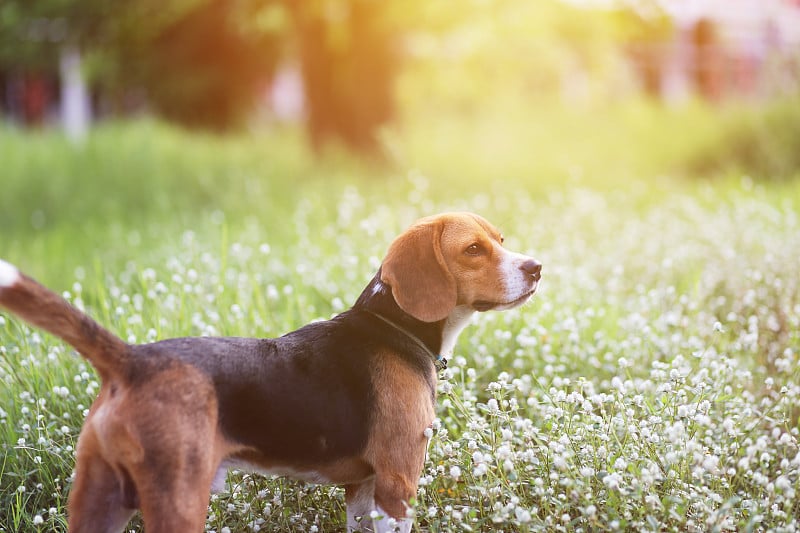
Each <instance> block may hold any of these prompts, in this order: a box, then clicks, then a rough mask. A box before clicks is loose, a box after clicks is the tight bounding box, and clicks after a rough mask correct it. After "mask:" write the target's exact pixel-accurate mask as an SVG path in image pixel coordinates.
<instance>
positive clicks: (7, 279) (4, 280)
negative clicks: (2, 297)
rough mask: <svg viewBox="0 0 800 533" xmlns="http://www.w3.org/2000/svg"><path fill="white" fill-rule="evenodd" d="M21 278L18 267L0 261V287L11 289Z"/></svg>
mask: <svg viewBox="0 0 800 533" xmlns="http://www.w3.org/2000/svg"><path fill="white" fill-rule="evenodd" d="M19 278H20V276H19V270H17V267H15V266H14V265H12V264H11V263H6V262H5V261H3V260H2V259H0V287H11V286H12V285H14V284H15V283H16V282H17V281H19Z"/></svg>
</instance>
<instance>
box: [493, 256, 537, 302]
mask: <svg viewBox="0 0 800 533" xmlns="http://www.w3.org/2000/svg"><path fill="white" fill-rule="evenodd" d="M504 252H505V255H504V257H503V259H501V261H500V271H501V272H502V274H501V276H502V277H503V281H504V282H505V286H506V302H508V304H504V305H499V306H497V307H495V309H496V310H498V311H503V310H505V309H511V308H513V307H516V306H517V305H520V304H522V303H523V302H524V300H523V301H520V302H517V300H519V299H520V298H522V297H524V296H525V295H526V294H528V293H529V292H532V291H535V290H536V286H537V285H538V284H539V283H538V282H537V281H532V278H531V276H530V275H528V274H527V273H526V272H525V271H523V270H522V269H521V268H520V267H521V266H522V264H523V263H525V261H528V260H530V259H531V258H530V257H528V256H527V255H524V254H518V253H516V252H509V251H507V250H504Z"/></svg>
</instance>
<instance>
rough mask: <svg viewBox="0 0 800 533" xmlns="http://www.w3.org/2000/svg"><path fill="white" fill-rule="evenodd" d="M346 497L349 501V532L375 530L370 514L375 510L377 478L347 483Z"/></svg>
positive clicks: (347, 501)
mask: <svg viewBox="0 0 800 533" xmlns="http://www.w3.org/2000/svg"><path fill="white" fill-rule="evenodd" d="M344 499H345V502H346V503H347V533H352V532H355V531H362V532H365V533H366V532H370V533H372V532H374V531H375V529H374V527H373V524H372V519H371V518H370V514H371V513H372V511H374V510H375V478H372V479H368V480H367V481H364V482H362V483H358V484H355V485H346V486H345V488H344Z"/></svg>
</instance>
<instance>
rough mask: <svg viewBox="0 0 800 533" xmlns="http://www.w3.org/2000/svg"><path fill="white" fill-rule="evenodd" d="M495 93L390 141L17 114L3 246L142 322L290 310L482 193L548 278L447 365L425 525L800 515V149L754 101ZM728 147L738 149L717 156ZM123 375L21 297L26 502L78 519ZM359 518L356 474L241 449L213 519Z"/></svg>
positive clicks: (755, 523)
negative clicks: (792, 150) (518, 103)
mask: <svg viewBox="0 0 800 533" xmlns="http://www.w3.org/2000/svg"><path fill="white" fill-rule="evenodd" d="M492 111H494V110H487V112H486V113H485V114H483V115H481V116H478V117H471V118H469V119H468V120H467V119H461V120H462V122H461V123H458V122H454V121H451V120H443V121H441V122H436V123H422V122H408V123H406V127H405V129H401V130H398V131H395V132H387V134H386V143H387V146H388V147H389V148H390V154H391V159H392V160H391V162H390V164H377V163H363V162H359V161H357V160H355V159H353V158H352V157H350V156H348V155H346V154H344V153H340V152H337V151H336V150H332V151H330V152H329V153H326V154H324V155H323V156H322V157H321V158H319V159H314V158H313V157H311V155H310V154H309V153H308V151H307V149H306V148H305V147H304V144H303V142H302V140H301V138H300V134H299V133H298V132H297V131H294V130H293V129H291V128H288V129H281V128H278V129H274V130H270V131H259V132H253V133H251V134H248V135H241V136H239V137H236V138H218V137H213V136H205V135H200V134H190V133H186V132H182V131H178V130H174V129H171V128H167V127H165V126H163V125H160V124H157V123H153V122H148V121H141V122H134V123H125V124H106V125H101V126H100V127H98V128H97V129H96V130H95V131H94V132H93V134H92V135H91V137H90V138H89V140H88V142H87V144H86V145H85V146H83V147H81V148H75V147H72V146H70V145H69V144H68V143H67V142H66V141H65V140H64V139H63V138H61V137H60V136H59V135H58V134H57V133H54V132H39V133H23V132H19V131H16V130H12V129H8V128H5V129H2V128H0V161H2V163H1V164H0V167H1V168H0V173H1V174H0V183H1V184H2V187H1V191H0V228H2V229H0V234H1V235H2V239H1V240H0V257H2V258H4V259H6V260H8V261H11V262H13V263H15V264H17V265H18V266H19V267H20V268H21V269H22V270H24V271H25V272H27V273H28V274H30V275H32V276H34V277H36V278H37V279H39V280H40V281H42V282H44V283H45V284H47V285H49V286H51V287H52V288H54V289H56V290H57V291H58V292H60V293H63V295H64V296H65V297H66V298H67V299H68V300H70V301H71V302H73V303H74V304H75V305H77V306H78V307H80V308H84V309H86V310H87V311H88V312H90V313H91V314H92V315H93V316H94V317H95V318H97V319H98V321H99V322H101V323H102V324H104V325H106V326H107V327H109V328H110V329H111V330H112V331H114V332H116V333H118V334H119V335H120V336H121V337H122V338H123V339H125V340H127V341H129V342H148V341H152V340H155V339H161V338H167V337H175V336H185V335H241V336H277V335H281V334H283V333H285V332H287V331H289V330H292V329H295V328H297V327H299V326H300V325H302V324H305V323H307V322H309V321H311V320H315V319H320V318H329V317H331V316H332V315H334V314H336V313H338V312H341V311H343V310H344V309H346V308H347V307H349V305H351V304H352V303H353V302H354V301H355V299H356V297H357V296H358V294H359V293H360V291H361V290H362V289H363V287H364V286H365V285H366V283H367V282H368V281H369V279H370V278H371V277H372V275H373V274H374V272H375V270H376V269H377V267H378V266H379V264H380V261H381V258H382V255H383V253H384V252H385V250H386V248H387V246H388V244H389V242H390V241H391V239H392V238H393V237H394V236H395V235H397V234H398V233H399V232H400V231H402V229H403V228H405V227H406V226H407V225H408V224H410V223H411V222H413V220H415V219H416V218H418V217H421V216H425V215H428V214H432V213H435V212H439V211H445V210H453V209H467V210H471V211H475V212H478V213H480V214H482V215H484V216H485V217H487V218H488V219H489V220H491V221H492V222H494V223H495V224H496V225H497V226H499V227H500V228H501V229H502V231H503V233H504V235H505V237H506V246H507V247H508V248H510V249H512V250H515V251H519V252H524V253H528V254H530V255H533V256H534V257H536V258H537V259H538V260H540V261H541V262H542V263H543V264H544V270H543V282H542V284H541V288H540V291H539V292H538V293H537V295H536V296H535V297H534V298H533V300H532V301H531V302H530V303H528V304H527V305H525V306H524V307H522V308H518V309H515V310H512V311H507V312H503V313H492V312H489V313H482V314H479V315H477V316H476V317H475V318H474V321H473V324H471V325H470V327H468V328H467V329H466V330H465V331H464V333H463V334H462V336H461V338H460V339H459V343H458V345H457V348H456V355H455V357H454V358H453V360H452V361H451V364H450V367H449V368H448V369H447V370H446V371H444V372H443V373H442V374H441V376H440V381H439V386H438V387H439V391H438V392H439V402H438V403H439V405H438V411H437V416H438V418H437V421H436V424H435V429H436V431H435V433H434V435H433V437H432V439H431V444H430V448H429V456H428V461H427V463H426V466H425V471H424V473H423V476H422V478H421V480H420V490H419V494H418V499H417V501H416V505H415V513H416V526H415V530H416V531H504V532H518V531H519V532H526V531H617V530H618V531H786V532H789V531H797V530H798V529H800V518H798V517H800V504H798V501H800V499H799V498H798V492H800V447H799V444H798V438H800V370H798V358H800V276H798V257H800V219H799V218H800V185H798V180H797V168H796V167H793V166H792V167H790V168H789V174H791V172H794V173H795V176H794V178H795V179H791V178H792V176H791V175H782V176H777V175H770V174H763V175H753V174H748V171H747V170H746V169H742V168H736V167H735V165H734V164H733V163H735V162H736V161H737V159H736V154H729V153H728V152H725V150H723V149H715V148H714V147H715V146H718V143H719V139H722V138H725V137H726V135H728V132H730V131H732V128H734V127H735V125H736V124H740V123H746V124H749V123H750V122H749V121H750V120H751V118H752V117H750V116H748V117H747V118H746V120H745V119H741V118H737V117H741V116H742V115H741V114H740V113H738V112H732V113H730V114H728V115H726V116H725V117H723V118H719V116H718V115H719V114H718V113H715V112H712V111H711V110H709V109H707V108H705V107H704V106H702V105H689V106H687V107H685V108H682V109H679V110H674V109H673V110H669V109H664V108H661V107H659V106H654V105H652V104H648V103H645V102H639V103H628V104H626V105H625V106H624V107H622V108H617V109H597V110H594V111H592V112H588V111H587V110H582V111H580V112H572V113H567V114H563V113H562V114H559V115H556V114H555V113H554V112H553V113H548V112H547V110H546V109H543V108H540V109H539V111H540V113H539V114H537V115H536V117H534V116H530V117H528V116H526V115H524V114H521V116H517V117H515V120H514V121H513V122H512V123H513V124H514V125H516V127H514V126H508V124H506V123H504V124H503V125H502V127H500V126H498V125H497V124H496V123H495V122H496V120H497V119H496V117H497V116H498V114H497V113H493V112H492ZM528 119H530V120H531V121H533V122H529V120H528ZM464 121H466V122H464ZM737 121H738V122H737ZM732 125H733V126H732ZM759 135H760V136H759V137H758V139H760V140H762V141H764V142H767V143H768V142H769V137H768V136H769V135H770V133H769V132H767V133H766V134H765V133H763V132H762V133H761V134H759ZM763 135H767V139H766V141H765V140H764V138H763ZM795 140H796V138H795ZM795 146H796V145H795ZM701 149H707V150H709V151H710V152H709V153H712V156H710V157H709V158H707V160H712V161H714V160H716V159H715V158H718V156H720V154H722V156H724V157H722V163H728V162H731V166H726V165H722V166H720V167H714V168H709V167H702V168H703V170H702V172H703V174H702V175H697V174H696V173H695V174H692V173H691V172H692V171H693V170H692V169H697V168H698V167H697V166H696V165H695V162H696V161H698V157H700V156H701V155H702V151H701ZM726 154H727V155H726ZM720 157H721V156H720ZM771 168H772V167H771ZM776 168H777V167H776ZM687 169H689V170H687ZM694 172H696V170H694ZM776 172H777V171H776ZM98 386H99V385H98V378H97V375H96V374H95V372H94V371H93V369H92V368H91V367H89V366H88V365H87V364H86V363H85V362H84V361H83V360H82V359H80V358H79V357H77V356H76V355H75V354H74V352H73V351H72V350H71V349H70V348H69V347H68V346H66V345H64V344H63V343H62V342H60V341H58V340H56V339H54V338H52V337H50V336H48V335H46V334H43V333H40V332H38V331H36V330H34V329H30V328H28V327H27V326H25V325H24V324H22V323H21V322H19V321H17V320H16V319H14V318H12V317H10V316H8V315H6V314H2V313H0V446H2V451H3V459H2V462H1V463H0V531H8V532H11V531H26V532H27V531H65V530H66V512H65V503H66V497H67V494H68V492H69V488H70V482H71V478H72V469H73V453H74V445H75V440H76V438H77V435H78V432H79V429H80V426H81V422H82V420H83V418H84V416H85V415H86V412H87V409H88V406H89V405H90V404H91V402H92V400H93V398H94V396H95V395H96V393H97V391H98ZM343 523H344V499H343V491H342V490H341V489H338V488H335V487H330V486H315V485H307V484H302V483H297V482H294V481H290V480H287V479H282V478H274V479H271V478H265V477H262V476H258V475H251V474H248V473H243V472H239V473H232V474H231V475H230V476H229V478H228V484H227V487H226V490H225V491H223V492H222V493H220V494H216V495H214V496H213V497H212V501H211V505H210V508H209V515H208V521H207V527H206V529H207V531H215V532H218V533H222V532H236V531H259V530H261V531H309V532H311V531H319V532H325V531H343ZM131 528H132V529H133V530H135V531H139V530H141V529H142V527H141V524H140V522H138V521H134V522H132V523H131Z"/></svg>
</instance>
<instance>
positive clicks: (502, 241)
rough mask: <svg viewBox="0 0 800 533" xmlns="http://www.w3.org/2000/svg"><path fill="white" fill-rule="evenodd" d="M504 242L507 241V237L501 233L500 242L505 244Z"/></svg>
mask: <svg viewBox="0 0 800 533" xmlns="http://www.w3.org/2000/svg"><path fill="white" fill-rule="evenodd" d="M504 242H506V238H505V237H503V236H502V235H500V244H503V243H504Z"/></svg>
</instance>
